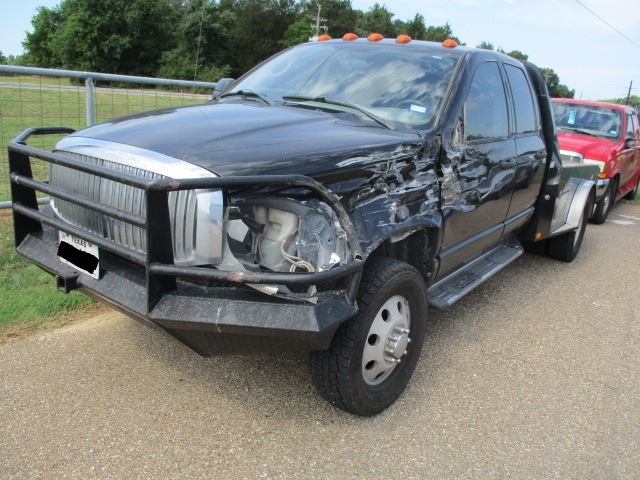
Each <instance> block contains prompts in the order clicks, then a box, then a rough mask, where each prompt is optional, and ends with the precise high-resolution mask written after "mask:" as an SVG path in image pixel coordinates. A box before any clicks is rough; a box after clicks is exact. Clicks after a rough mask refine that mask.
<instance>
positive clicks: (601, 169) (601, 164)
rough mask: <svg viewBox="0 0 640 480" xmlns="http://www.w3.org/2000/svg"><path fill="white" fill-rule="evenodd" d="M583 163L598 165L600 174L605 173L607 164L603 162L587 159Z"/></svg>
mask: <svg viewBox="0 0 640 480" xmlns="http://www.w3.org/2000/svg"><path fill="white" fill-rule="evenodd" d="M582 163H584V164H585V165H596V166H597V167H598V168H599V169H600V173H602V172H604V167H605V166H606V164H605V163H604V162H603V161H602V160H592V159H591V158H585V159H584V160H583V161H582Z"/></svg>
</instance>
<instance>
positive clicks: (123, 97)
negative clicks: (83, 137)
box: [0, 65, 216, 209]
mask: <svg viewBox="0 0 640 480" xmlns="http://www.w3.org/2000/svg"><path fill="white" fill-rule="evenodd" d="M215 86H216V84H215V83H211V82H192V81H187V80H172V79H162V78H149V77H135V76H129V75H114V74H105V73H95V72H77V71H72V70H53V69H46V68H32V67H15V66H10V65H0V209H1V208H8V207H10V206H11V203H10V197H11V193H10V192H11V189H10V182H9V173H10V172H9V163H8V157H7V144H8V143H9V141H11V140H12V139H13V138H15V137H16V136H17V135H18V134H19V133H20V132H22V131H23V130H25V129H27V128H31V127H50V126H64V127H71V128H73V129H76V130H78V129H80V128H83V127H85V126H89V125H93V124H94V123H96V122H103V121H106V120H109V119H111V118H115V117H120V116H123V115H128V114H132V113H138V112H142V111H145V110H152V109H155V108H163V107H177V106H181V105H188V104H197V103H204V102H206V101H207V100H209V99H210V98H211V93H212V92H213V89H214V88H215ZM59 139H60V137H56V136H44V137H34V138H33V140H30V141H29V145H30V146H34V147H38V148H42V149H44V150H49V151H50V150H51V149H52V148H53V146H54V145H55V143H56V142H57V141H58V140H59ZM33 170H34V172H33V174H34V178H37V179H39V180H47V179H48V175H49V169H48V165H47V164H46V163H45V162H39V161H35V162H34V165H33Z"/></svg>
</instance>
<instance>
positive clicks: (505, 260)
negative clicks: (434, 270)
mask: <svg viewBox="0 0 640 480" xmlns="http://www.w3.org/2000/svg"><path fill="white" fill-rule="evenodd" d="M523 253H524V249H523V248H522V245H521V244H520V242H519V241H518V240H517V239H516V238H509V239H505V240H503V241H502V242H501V243H500V244H499V245H498V246H496V247H495V248H494V249H492V250H489V251H487V252H485V253H483V254H482V255H480V256H479V257H476V258H475V259H474V260H472V261H471V262H469V263H468V264H467V265H465V266H463V267H462V268H460V269H458V270H456V271H455V272H452V273H451V274H450V275H447V276H446V277H444V278H443V279H441V280H439V281H438V282H437V283H434V284H433V285H432V286H431V287H430V288H429V290H428V291H427V299H428V301H429V304H430V305H432V306H434V307H435V308H438V309H443V308H447V307H449V306H451V305H452V304H453V303H455V302H456V301H458V300H460V299H461V298H462V297H464V296H465V295H466V294H467V293H469V292H470V291H471V290H473V289H474V288H475V287H477V286H478V285H480V284H481V283H482V282H484V281H485V280H487V279H488V278H490V277H492V276H493V275H494V274H496V273H498V272H499V271H500V270H502V269H503V268H504V267H506V266H507V265H509V264H510V263H511V262H513V261H514V260H515V259H516V258H518V257H519V256H520V255H522V254H523Z"/></svg>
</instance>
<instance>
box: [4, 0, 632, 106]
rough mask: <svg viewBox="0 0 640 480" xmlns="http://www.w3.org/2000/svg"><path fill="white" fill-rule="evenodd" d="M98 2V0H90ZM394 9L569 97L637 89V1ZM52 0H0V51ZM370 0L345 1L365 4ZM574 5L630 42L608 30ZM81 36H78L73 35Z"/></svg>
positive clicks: (423, 4) (517, 1) (437, 2)
mask: <svg viewBox="0 0 640 480" xmlns="http://www.w3.org/2000/svg"><path fill="white" fill-rule="evenodd" d="M97 1H99V0H97ZM378 1H379V3H380V4H384V5H386V7H387V8H388V9H389V10H390V11H391V12H393V13H395V17H394V19H401V20H407V19H412V18H413V17H414V16H415V14H416V13H420V14H422V15H423V16H424V17H425V20H426V24H427V25H442V24H444V23H445V22H449V24H450V25H451V27H452V29H453V33H454V35H456V36H457V37H458V38H459V39H460V40H461V41H462V42H465V43H466V44H467V45H469V46H475V45H477V44H479V43H480V42H482V41H487V42H490V43H492V44H493V45H495V46H496V48H497V47H501V48H503V49H504V50H506V51H511V50H520V51H521V52H523V53H525V54H527V55H529V60H530V61H532V62H533V63H535V64H536V65H538V66H540V67H547V68H552V69H553V70H555V71H556V73H557V74H558V75H559V77H560V82H561V83H564V84H565V85H567V86H568V87H569V88H572V89H575V91H576V93H575V96H576V98H584V99H590V100H599V99H600V100H601V99H609V98H621V97H626V95H627V91H628V88H629V84H630V82H631V81H633V90H632V91H631V93H632V95H633V94H635V95H640V5H639V2H638V0H579V1H578V0H447V1H446V2H443V1H442V0H421V1H420V0H395V1H383V0H378ZM58 3H59V0H0V51H1V52H2V53H3V54H4V55H18V54H20V53H22V51H23V49H22V45H21V42H22V40H24V37H25V32H26V31H27V30H30V28H31V23H30V21H31V18H32V17H33V15H34V13H35V11H36V8H37V7H38V6H40V5H42V6H46V7H53V6H55V5H57V4H58ZM374 3H375V1H374V0H352V4H353V6H354V8H358V9H360V10H364V11H366V10H368V9H369V8H371V6H372V5H373V4H374ZM581 4H583V5H585V6H586V7H588V8H589V9H590V10H592V11H593V12H595V13H596V14H597V15H598V16H600V17H601V18H602V19H603V20H604V21H606V22H607V23H609V24H610V25H612V26H613V27H614V28H615V29H616V30H618V31H619V32H621V33H622V34H624V35H626V36H627V37H629V38H630V39H631V40H632V42H634V43H635V45H634V43H632V42H630V41H629V40H627V39H625V38H624V37H623V36H621V35H620V34H619V33H616V32H615V31H614V30H613V29H612V28H611V27H609V26H607V25H606V24H605V23H603V22H602V21H601V20H599V19H598V18H596V17H595V16H594V15H593V14H592V13H590V12H589V11H588V10H587V9H585V8H584V7H583V6H582V5H581ZM78 41H82V39H78Z"/></svg>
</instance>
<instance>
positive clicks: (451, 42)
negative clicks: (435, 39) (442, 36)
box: [442, 38, 458, 48]
mask: <svg viewBox="0 0 640 480" xmlns="http://www.w3.org/2000/svg"><path fill="white" fill-rule="evenodd" d="M442 46H443V47H447V48H456V47H457V46H458V42H456V41H455V40H454V39H453V38H447V39H446V40H445V41H444V42H442Z"/></svg>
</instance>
